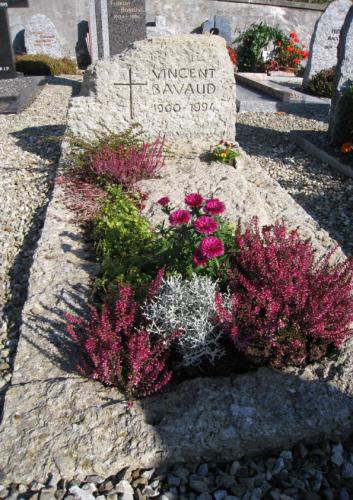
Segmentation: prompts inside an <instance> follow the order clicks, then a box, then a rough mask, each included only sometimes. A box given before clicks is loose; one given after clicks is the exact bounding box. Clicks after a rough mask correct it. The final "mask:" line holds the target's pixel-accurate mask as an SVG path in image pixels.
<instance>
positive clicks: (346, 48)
mask: <svg viewBox="0 0 353 500" xmlns="http://www.w3.org/2000/svg"><path fill="white" fill-rule="evenodd" d="M352 84H353V6H352V7H351V8H350V10H349V13H348V15H347V17H346V20H345V23H344V26H343V28H342V32H341V37H340V43H339V47H338V63H337V72H336V79H335V89H334V92H333V96H332V104H331V111H330V127H329V136H330V140H331V142H333V143H338V144H342V142H344V141H345V140H347V138H348V137H349V136H350V134H351V132H352V131H351V130H347V123H346V120H345V108H346V103H345V93H346V91H347V89H348V87H349V86H350V85H352Z"/></svg>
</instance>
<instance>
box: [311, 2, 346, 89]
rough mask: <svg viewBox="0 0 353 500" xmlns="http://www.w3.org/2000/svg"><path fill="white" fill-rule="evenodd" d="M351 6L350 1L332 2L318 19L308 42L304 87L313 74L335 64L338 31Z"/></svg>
mask: <svg viewBox="0 0 353 500" xmlns="http://www.w3.org/2000/svg"><path fill="white" fill-rule="evenodd" d="M351 5H352V2H351V1H350V0H333V2H331V3H330V4H329V5H328V7H327V8H326V10H325V12H323V14H322V15H321V16H320V18H319V19H318V21H317V23H316V25H315V30H314V34H313V36H312V38H311V42H310V49H309V50H310V55H309V59H308V64H307V66H306V68H305V73H304V78H303V85H304V86H306V85H307V84H308V82H309V80H310V78H312V77H313V76H314V75H315V73H317V72H318V71H321V70H322V69H328V68H332V66H335V65H336V64H337V46H338V42H339V38H340V31H341V29H342V26H343V23H344V20H345V18H346V15H347V13H348V10H349V8H350V7H351Z"/></svg>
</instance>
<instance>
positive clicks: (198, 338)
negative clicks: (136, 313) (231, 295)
mask: <svg viewBox="0 0 353 500" xmlns="http://www.w3.org/2000/svg"><path fill="white" fill-rule="evenodd" d="M216 286H217V285H216V283H214V282H213V281H212V280H211V279H210V278H208V277H200V276H197V275H194V276H193V278H192V280H191V281H185V280H183V279H182V278H181V277H180V276H179V275H174V276H171V277H169V278H167V279H164V280H163V282H162V285H161V288H160V290H159V292H158V294H157V296H156V297H155V298H154V300H153V301H152V302H150V303H148V304H147V305H146V306H145V310H144V315H145V317H146V319H148V321H149V326H148V330H149V332H150V333H152V334H153V335H155V336H157V337H162V338H164V339H166V340H167V339H168V337H169V336H170V335H171V334H172V333H173V332H174V331H175V330H179V331H180V332H181V333H180V336H179V337H177V339H176V343H177V349H178V351H179V353H180V355H181V356H182V361H181V366H184V367H187V366H192V365H198V364H200V363H201V361H202V360H203V359H205V358H206V359H208V360H209V361H210V362H211V363H212V364H214V362H215V360H216V359H217V358H220V357H221V356H222V355H223V354H224V349H223V347H222V346H221V345H220V339H221V337H222V332H220V331H217V330H216V329H215V328H214V325H213V323H212V318H213V317H214V315H215V312H216V311H215V294H216Z"/></svg>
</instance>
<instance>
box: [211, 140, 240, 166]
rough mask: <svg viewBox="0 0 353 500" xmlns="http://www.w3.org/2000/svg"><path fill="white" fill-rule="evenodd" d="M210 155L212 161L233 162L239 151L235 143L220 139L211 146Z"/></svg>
mask: <svg viewBox="0 0 353 500" xmlns="http://www.w3.org/2000/svg"><path fill="white" fill-rule="evenodd" d="M211 156H212V160H213V161H219V162H221V163H229V164H234V162H235V160H236V158H237V157H238V156H240V153H239V150H238V149H237V145H236V144H232V143H231V142H227V141H224V140H222V141H220V142H219V143H218V144H217V145H216V146H214V147H213V148H211Z"/></svg>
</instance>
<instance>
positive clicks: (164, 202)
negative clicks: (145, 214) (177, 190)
mask: <svg viewBox="0 0 353 500" xmlns="http://www.w3.org/2000/svg"><path fill="white" fill-rule="evenodd" d="M157 203H159V204H160V205H162V207H165V206H166V205H169V203H170V199H169V196H163V198H160V199H159V200H158V201H157Z"/></svg>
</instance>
